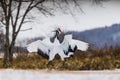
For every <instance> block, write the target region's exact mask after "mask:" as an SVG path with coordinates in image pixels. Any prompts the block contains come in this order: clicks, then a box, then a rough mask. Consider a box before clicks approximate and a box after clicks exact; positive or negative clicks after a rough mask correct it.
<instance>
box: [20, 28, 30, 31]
mask: <svg viewBox="0 0 120 80" xmlns="http://www.w3.org/2000/svg"><path fill="white" fill-rule="evenodd" d="M31 29H32V28H28V29H24V30H20V31H28V30H31Z"/></svg>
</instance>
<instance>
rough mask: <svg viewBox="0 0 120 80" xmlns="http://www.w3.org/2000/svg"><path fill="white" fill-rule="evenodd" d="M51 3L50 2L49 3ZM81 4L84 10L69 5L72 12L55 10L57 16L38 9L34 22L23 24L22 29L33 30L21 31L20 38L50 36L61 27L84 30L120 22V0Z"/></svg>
mask: <svg viewBox="0 0 120 80" xmlns="http://www.w3.org/2000/svg"><path fill="white" fill-rule="evenodd" d="M48 5H49V6H50V5H51V4H50V3H49V4H48ZM80 6H81V8H82V10H83V11H84V12H81V11H79V8H75V7H74V6H72V5H69V6H68V7H70V11H71V12H74V13H73V16H72V15H71V14H64V13H63V12H61V10H55V11H54V14H55V16H47V17H46V16H44V15H42V14H40V12H39V11H38V10H36V9H34V10H33V11H31V13H30V15H32V16H33V17H35V18H34V19H33V22H32V23H27V24H24V25H23V28H22V29H27V28H28V27H32V30H29V31H25V32H20V34H19V37H18V38H19V39H23V38H32V37H37V36H44V37H45V36H50V34H51V31H52V30H54V29H55V28H57V27H60V28H61V29H62V30H64V31H69V30H75V31H84V30H89V29H93V28H98V27H104V26H110V25H112V24H114V23H120V1H117V0H116V1H115V0H112V1H108V2H104V3H102V5H101V4H100V5H93V4H92V3H91V2H88V1H82V2H81V3H80Z"/></svg>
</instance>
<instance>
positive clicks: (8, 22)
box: [0, 0, 45, 66]
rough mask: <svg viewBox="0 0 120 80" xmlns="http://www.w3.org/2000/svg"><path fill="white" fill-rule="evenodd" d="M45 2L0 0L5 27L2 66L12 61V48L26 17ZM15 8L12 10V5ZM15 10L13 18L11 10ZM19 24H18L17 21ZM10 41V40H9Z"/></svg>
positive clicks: (40, 0) (36, 0)
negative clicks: (25, 5)
mask: <svg viewBox="0 0 120 80" xmlns="http://www.w3.org/2000/svg"><path fill="white" fill-rule="evenodd" d="M44 1H45V0H0V6H1V8H2V10H3V13H2V14H3V19H4V20H3V21H2V22H3V24H4V25H5V40H4V60H3V61H4V66H9V65H10V64H11V63H12V61H13V58H12V57H13V48H14V45H15V40H16V38H17V35H18V33H19V32H20V30H21V27H22V24H23V23H24V20H25V17H26V15H27V14H28V13H29V12H30V11H31V10H32V9H33V8H34V7H36V6H37V5H38V4H41V3H43V2H44ZM24 2H28V6H27V8H26V9H25V12H24V13H23V15H22V16H21V15H20V11H21V7H22V3H24ZM14 4H16V5H17V6H16V7H15V8H13V5H14ZM14 9H16V10H17V11H16V14H15V15H14V17H13V10H14ZM19 17H21V19H20V23H19V24H18V19H19ZM10 28H11V29H12V36H11V37H10ZM10 39H11V40H10Z"/></svg>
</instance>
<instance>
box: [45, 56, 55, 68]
mask: <svg viewBox="0 0 120 80" xmlns="http://www.w3.org/2000/svg"><path fill="white" fill-rule="evenodd" d="M54 57H55V54H50V56H49V62H48V64H47V68H49V66H50V65H52V66H53V64H52V60H53V59H54Z"/></svg>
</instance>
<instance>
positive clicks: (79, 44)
mask: <svg viewBox="0 0 120 80" xmlns="http://www.w3.org/2000/svg"><path fill="white" fill-rule="evenodd" d="M69 44H70V47H71V49H72V50H74V49H78V50H81V51H86V50H87V49H88V47H89V44H88V43H86V42H84V41H80V40H75V39H71V40H69Z"/></svg>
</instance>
